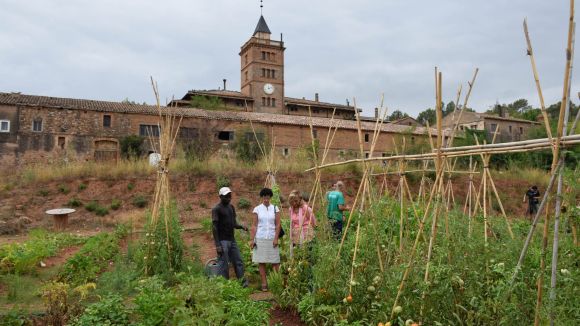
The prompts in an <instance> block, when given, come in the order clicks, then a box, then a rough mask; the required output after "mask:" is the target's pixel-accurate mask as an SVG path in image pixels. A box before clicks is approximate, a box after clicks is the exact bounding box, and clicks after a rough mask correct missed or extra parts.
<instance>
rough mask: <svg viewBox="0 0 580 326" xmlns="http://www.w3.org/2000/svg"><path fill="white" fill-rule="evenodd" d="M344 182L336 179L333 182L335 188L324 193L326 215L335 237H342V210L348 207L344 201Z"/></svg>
mask: <svg viewBox="0 0 580 326" xmlns="http://www.w3.org/2000/svg"><path fill="white" fill-rule="evenodd" d="M343 190H344V183H342V181H338V182H336V183H335V189H334V190H332V191H329V192H328V193H327V194H326V199H327V201H328V207H327V208H326V216H327V217H328V219H329V220H330V223H331V224H332V232H333V234H334V236H335V237H336V238H337V239H340V238H341V237H342V223H343V219H344V211H346V210H349V209H350V208H349V207H348V206H346V204H345V202H344V195H343V194H342V192H343Z"/></svg>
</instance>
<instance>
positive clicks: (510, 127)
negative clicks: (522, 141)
mask: <svg viewBox="0 0 580 326" xmlns="http://www.w3.org/2000/svg"><path fill="white" fill-rule="evenodd" d="M509 129H510V134H511V133H512V126H509Z"/></svg>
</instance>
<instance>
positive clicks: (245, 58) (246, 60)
mask: <svg viewBox="0 0 580 326" xmlns="http://www.w3.org/2000/svg"><path fill="white" fill-rule="evenodd" d="M244 64H248V55H247V54H246V55H245V56H244Z"/></svg>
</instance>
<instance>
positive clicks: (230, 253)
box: [218, 240, 244, 280]
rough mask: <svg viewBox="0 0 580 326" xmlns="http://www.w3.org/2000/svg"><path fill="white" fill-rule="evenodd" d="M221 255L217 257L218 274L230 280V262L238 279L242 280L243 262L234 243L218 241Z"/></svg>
mask: <svg viewBox="0 0 580 326" xmlns="http://www.w3.org/2000/svg"><path fill="white" fill-rule="evenodd" d="M220 244H221V246H222V254H221V256H219V257H218V263H219V274H220V275H221V276H223V277H224V278H226V279H229V278H230V262H231V263H232V264H233V265H234V270H235V271H236V276H237V278H238V279H242V280H243V279H244V262H243V260H242V254H241V253H240V248H239V247H238V244H237V243H236V241H227V240H222V241H220Z"/></svg>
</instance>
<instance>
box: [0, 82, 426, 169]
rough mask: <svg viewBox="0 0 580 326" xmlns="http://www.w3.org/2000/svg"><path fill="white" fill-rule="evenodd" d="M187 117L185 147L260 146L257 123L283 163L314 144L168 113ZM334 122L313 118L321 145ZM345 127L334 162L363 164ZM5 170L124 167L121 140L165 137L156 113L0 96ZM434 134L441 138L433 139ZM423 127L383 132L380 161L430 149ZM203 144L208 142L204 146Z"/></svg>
mask: <svg viewBox="0 0 580 326" xmlns="http://www.w3.org/2000/svg"><path fill="white" fill-rule="evenodd" d="M164 109H167V110H174V111H175V113H176V114H178V115H182V116H183V120H182V122H181V128H180V133H179V142H180V143H183V142H187V141H191V140H196V139H197V140H200V141H202V142H207V143H213V144H216V145H218V146H220V145H228V144H230V143H232V142H233V141H234V140H235V139H236V137H249V138H252V139H253V133H252V132H251V127H250V121H252V124H253V126H254V128H255V130H256V133H257V134H258V137H259V138H260V137H271V135H273V136H274V137H275V145H276V151H278V152H279V154H280V156H281V157H292V156H293V155H295V154H296V153H297V152H298V151H299V150H300V149H302V148H305V147H306V146H309V145H310V144H311V140H312V138H311V134H310V118H309V117H306V116H288V115H280V114H271V113H260V112H239V111H214V110H203V109H195V108H180V107H177V108H172V107H167V108H164ZM331 121H332V120H331V119H328V118H325V117H313V118H312V125H313V127H314V132H313V133H314V137H315V138H317V139H320V142H321V143H323V142H324V141H325V140H326V137H327V134H328V132H329V127H330V126H331ZM334 121H335V122H334V123H338V129H337V133H336V135H335V140H334V142H333V143H332V145H331V146H330V153H329V155H330V157H329V159H330V160H337V159H347V158H353V157H358V156H359V155H358V153H359V152H360V150H359V142H358V131H357V126H356V121H354V120H344V119H343V120H334ZM0 126H2V131H1V132H0V164H2V165H3V166H15V165H21V164H27V163H46V162H58V161H62V160H81V161H83V160H95V161H108V160H117V159H119V157H120V139H122V138H123V137H125V136H128V135H139V136H143V137H149V136H152V137H153V138H155V137H156V136H158V135H159V125H158V112H157V108H156V107H154V106H149V105H140V104H130V103H119V102H105V101H94V100H82V99H70V98H56V97H46V96H35V95H23V94H19V93H0ZM374 128H375V123H374V122H370V121H362V122H361V129H362V131H363V132H362V135H361V137H362V138H363V142H364V151H365V156H366V157H368V156H369V153H368V151H369V150H370V145H371V139H372V134H373V131H374ZM432 132H433V134H435V131H432ZM426 134H427V131H426V129H425V128H424V127H416V128H409V126H406V125H398V124H384V125H383V126H382V129H381V134H380V136H379V139H378V144H377V147H376V148H375V154H374V156H387V155H390V154H391V153H392V152H393V143H395V142H397V143H398V142H400V139H399V138H401V137H407V138H408V139H407V142H408V143H410V144H420V143H422V142H425V144H426V140H427V139H426V137H425V135H426ZM200 138H201V139H200Z"/></svg>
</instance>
